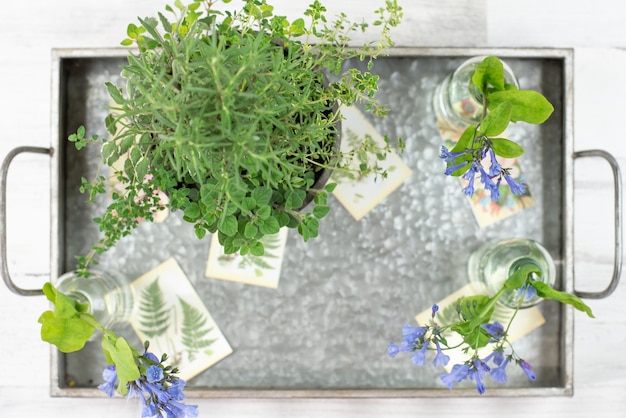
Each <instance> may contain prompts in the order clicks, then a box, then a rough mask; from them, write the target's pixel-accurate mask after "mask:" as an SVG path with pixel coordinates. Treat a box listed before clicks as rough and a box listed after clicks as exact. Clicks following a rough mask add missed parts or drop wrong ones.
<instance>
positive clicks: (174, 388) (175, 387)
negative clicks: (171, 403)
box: [167, 379, 185, 401]
mask: <svg viewBox="0 0 626 418" xmlns="http://www.w3.org/2000/svg"><path fill="white" fill-rule="evenodd" d="M184 388H185V381H184V380H183V379H176V380H175V381H173V382H172V384H171V385H170V387H168V388H167V393H168V394H169V395H170V396H171V397H172V399H174V400H177V401H182V400H183V399H185V395H184V394H183V389H184Z"/></svg>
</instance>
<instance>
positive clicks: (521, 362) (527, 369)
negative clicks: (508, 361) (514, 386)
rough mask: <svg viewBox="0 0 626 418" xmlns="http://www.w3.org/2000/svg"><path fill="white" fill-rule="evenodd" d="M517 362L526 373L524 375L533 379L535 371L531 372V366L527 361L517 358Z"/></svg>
mask: <svg viewBox="0 0 626 418" xmlns="http://www.w3.org/2000/svg"><path fill="white" fill-rule="evenodd" d="M517 364H519V366H520V367H521V368H522V370H523V371H524V373H526V376H527V377H528V378H529V379H530V380H535V379H536V378H537V376H535V373H534V372H533V366H531V365H530V364H529V363H528V362H526V361H524V360H519V361H518V362H517Z"/></svg>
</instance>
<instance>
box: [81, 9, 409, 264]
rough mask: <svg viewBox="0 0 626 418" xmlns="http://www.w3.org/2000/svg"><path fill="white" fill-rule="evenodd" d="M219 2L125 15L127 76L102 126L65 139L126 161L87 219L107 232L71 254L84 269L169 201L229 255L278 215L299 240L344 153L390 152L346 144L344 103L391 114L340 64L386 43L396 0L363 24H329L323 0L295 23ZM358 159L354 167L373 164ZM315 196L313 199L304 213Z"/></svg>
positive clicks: (320, 208)
mask: <svg viewBox="0 0 626 418" xmlns="http://www.w3.org/2000/svg"><path fill="white" fill-rule="evenodd" d="M220 1H221V2H222V3H229V2H230V1H229V0H228V1H227V0H208V1H206V0H205V1H201V0H193V1H192V2H191V3H190V4H188V5H184V4H182V3H181V2H180V1H176V2H175V6H174V7H170V6H167V7H166V10H167V12H168V16H169V15H173V17H174V18H173V19H171V18H168V17H167V16H166V15H165V14H163V13H158V17H157V18H145V19H139V25H135V24H130V25H129V26H128V38H127V39H125V40H124V41H123V42H122V44H123V45H126V46H131V45H135V46H136V47H137V52H136V53H130V54H129V57H128V64H127V65H126V66H124V67H123V70H122V76H123V78H124V79H125V80H126V86H125V88H124V89H120V88H118V87H117V86H115V85H114V84H111V83H107V89H108V91H109V93H110V96H111V98H112V102H113V104H112V105H111V106H110V110H111V113H110V114H109V116H108V117H107V118H106V127H107V130H108V132H109V134H110V138H109V139H100V138H98V136H96V135H94V136H92V137H90V138H89V137H86V136H85V130H84V128H82V127H80V128H79V129H78V131H77V132H76V133H75V134H72V135H71V136H70V137H69V140H70V141H72V142H74V143H75V145H76V147H77V148H79V149H80V148H82V147H84V146H85V145H87V144H89V143H95V144H97V145H101V146H102V162H103V163H104V164H106V165H108V166H109V167H112V166H115V165H116V163H117V164H118V165H120V163H121V161H124V162H123V164H121V165H122V166H123V167H120V168H118V169H115V170H111V171H113V172H111V173H110V174H109V175H110V176H115V177H117V178H118V179H119V180H120V181H121V182H122V183H124V184H125V185H126V190H125V192H124V193H113V201H112V203H111V205H110V206H109V207H108V208H107V210H106V212H105V213H104V214H103V215H102V216H101V217H99V218H96V219H95V221H96V222H97V223H98V224H99V227H100V229H101V230H102V231H103V232H104V237H103V238H102V240H101V241H100V242H98V243H97V244H96V245H95V246H94V249H93V251H92V252H91V253H90V254H89V255H87V256H85V257H79V269H84V268H86V266H87V265H88V264H89V263H90V262H91V261H92V259H93V256H94V254H96V253H100V252H103V251H105V250H107V249H108V248H110V247H112V246H113V245H115V243H116V242H117V240H118V239H120V238H121V237H123V236H125V235H128V234H130V233H131V231H132V229H133V228H134V227H135V226H136V225H137V223H138V219H146V220H152V219H153V217H154V215H155V213H156V212H158V211H160V210H163V209H164V208H165V207H168V208H169V209H172V210H180V211H182V213H183V214H184V215H183V216H184V219H185V220H186V221H188V222H191V223H193V224H194V227H195V232H196V235H197V236H198V237H199V238H202V237H203V236H205V234H206V233H207V232H209V233H217V234H218V237H219V241H220V243H221V244H222V245H223V246H224V249H225V252H226V253H235V252H240V253H242V254H248V253H250V254H253V255H262V254H263V252H264V248H263V245H262V243H261V242H260V241H259V240H260V239H261V238H262V237H263V236H264V235H268V234H274V233H277V232H278V231H279V229H280V228H281V227H285V226H286V227H290V228H295V229H297V230H298V232H299V234H300V235H302V237H303V239H304V240H305V241H307V240H308V239H310V238H313V237H315V236H317V234H318V227H319V222H318V221H319V219H321V218H323V217H324V216H325V215H326V214H327V213H328V211H329V207H328V206H327V204H326V203H327V192H328V191H332V185H327V186H326V187H325V186H324V182H325V181H326V180H327V179H328V174H323V173H324V172H328V170H329V169H335V170H340V171H347V170H351V168H350V167H351V166H354V165H351V163H350V159H351V158H357V159H358V158H364V157H363V156H364V153H368V152H369V153H371V152H374V153H376V154H377V155H378V156H379V157H380V156H383V157H384V155H385V153H386V151H388V149H389V148H388V147H387V148H385V149H372V148H371V143H369V142H367V141H364V142H363V144H362V145H361V146H359V147H357V148H356V149H355V150H353V151H352V152H351V153H350V155H345V154H342V153H341V152H340V149H339V146H338V143H339V137H340V127H339V124H340V122H341V119H342V116H341V111H340V108H339V105H342V106H351V105H354V104H356V103H359V104H360V105H361V106H362V107H363V108H364V109H365V111H368V112H370V113H372V114H374V115H376V116H384V115H385V114H386V112H387V109H386V108H385V107H384V106H381V105H379V103H377V101H376V99H375V98H374V94H375V92H376V91H377V82H378V77H377V76H375V75H373V74H372V73H370V72H369V71H361V70H358V69H354V68H350V69H345V68H344V67H342V64H343V63H344V61H345V60H347V59H351V58H357V59H360V60H368V62H369V64H371V63H372V60H373V59H374V58H375V57H377V56H378V55H379V54H380V53H381V52H383V51H384V50H385V49H386V48H387V47H390V46H392V45H393V43H392V41H391V39H390V30H391V28H392V27H394V26H396V25H398V24H399V22H400V20H401V17H402V9H401V7H399V6H398V4H397V2H396V0H387V1H386V5H385V6H384V7H381V8H380V9H379V10H377V11H376V12H375V15H376V20H375V21H374V22H371V23H365V22H363V23H354V22H352V21H350V20H349V19H348V18H347V16H346V15H345V14H340V15H339V16H338V17H337V18H336V20H334V21H332V22H331V21H330V20H328V19H327V17H326V9H325V8H324V6H323V5H322V4H321V3H320V2H319V1H318V0H315V1H313V3H312V4H311V5H310V6H308V8H307V9H306V10H305V12H304V14H303V17H301V18H297V19H295V20H292V21H289V20H288V19H287V18H286V17H284V16H278V15H275V14H274V13H273V7H272V6H271V5H269V4H268V3H267V1H266V0H246V1H245V2H244V4H243V6H242V7H241V9H239V10H236V11H225V12H221V11H219V10H218V9H217V8H216V7H217V3H218V2H220ZM368 26H374V27H376V28H377V29H379V31H380V34H381V36H380V39H379V41H378V42H373V43H368V44H366V45H364V46H362V47H359V48H351V47H349V46H348V45H349V43H350V41H351V35H352V34H354V33H356V32H362V31H363V32H364V31H366V29H367V28H368ZM368 68H371V67H370V66H368ZM357 166H358V168H357V170H359V173H356V174H359V175H362V174H368V173H371V172H372V171H376V170H378V169H377V168H376V167H371V166H368V165H367V164H357ZM105 180H106V179H105V177H104V176H99V177H98V178H97V179H95V181H91V182H90V181H87V180H83V187H82V190H83V191H85V192H87V193H88V194H89V196H90V200H93V198H94V197H95V195H97V194H98V193H103V192H105V186H104V184H105ZM164 195H165V196H167V202H166V201H164V199H163V196H164ZM311 200H312V201H314V203H315V206H314V207H313V208H312V210H306V211H301V210H300V209H302V208H303V207H304V206H305V205H306V204H307V202H309V201H311Z"/></svg>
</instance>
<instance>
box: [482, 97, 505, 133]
mask: <svg viewBox="0 0 626 418" xmlns="http://www.w3.org/2000/svg"><path fill="white" fill-rule="evenodd" d="M512 109H513V106H511V103H509V102H503V103H500V104H499V105H498V106H496V107H494V108H493V109H492V110H491V111H490V112H489V114H487V116H486V117H485V119H483V120H482V122H480V126H479V128H478V129H479V130H480V132H481V133H482V134H484V135H487V136H496V135H500V134H501V133H502V132H504V130H505V129H506V128H507V126H509V122H511V112H512Z"/></svg>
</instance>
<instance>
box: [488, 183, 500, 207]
mask: <svg viewBox="0 0 626 418" xmlns="http://www.w3.org/2000/svg"><path fill="white" fill-rule="evenodd" d="M501 180H502V178H498V181H497V182H496V183H495V184H494V185H493V187H492V188H491V189H490V190H489V191H490V192H491V201H492V202H496V201H498V200H500V197H502V196H501V195H500V181H501Z"/></svg>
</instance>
